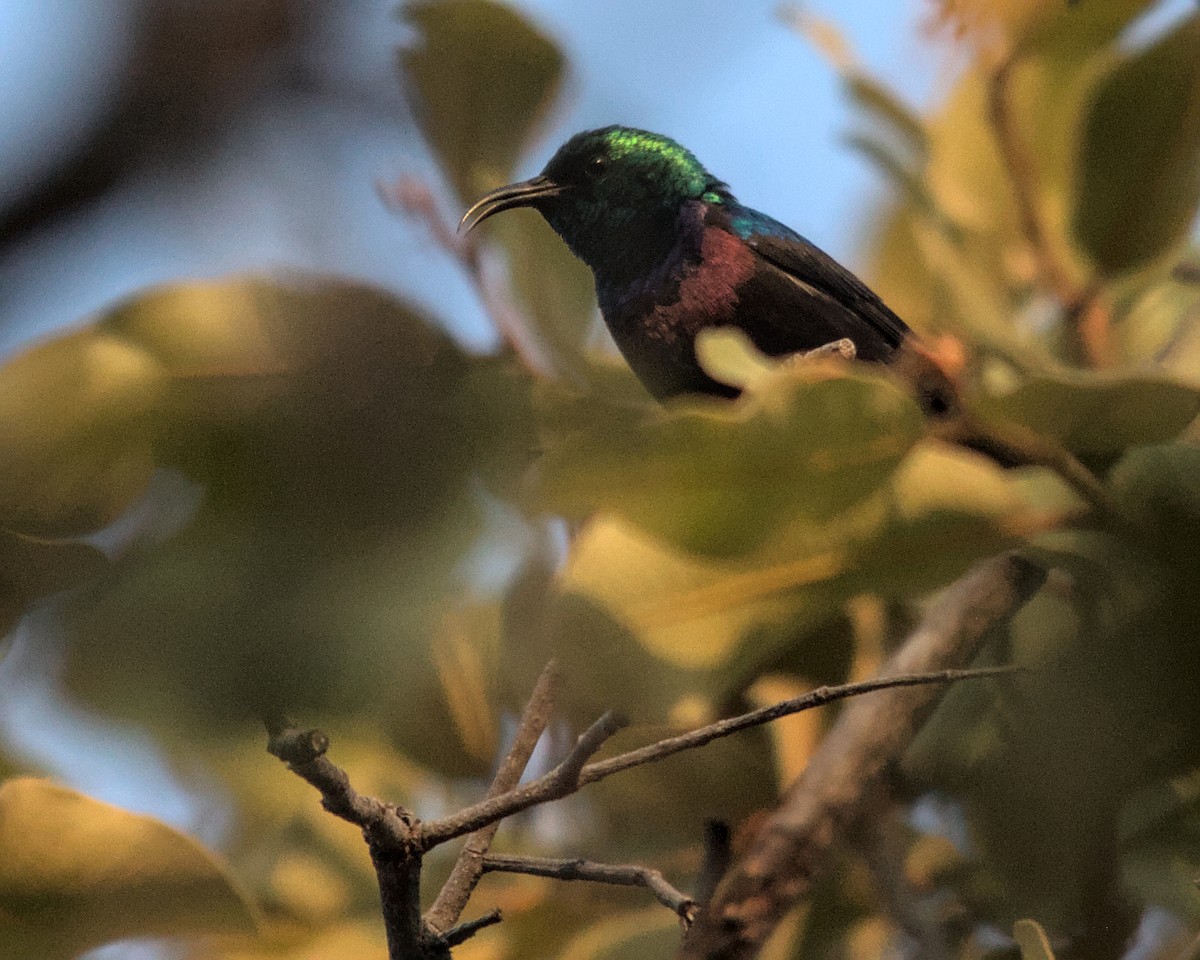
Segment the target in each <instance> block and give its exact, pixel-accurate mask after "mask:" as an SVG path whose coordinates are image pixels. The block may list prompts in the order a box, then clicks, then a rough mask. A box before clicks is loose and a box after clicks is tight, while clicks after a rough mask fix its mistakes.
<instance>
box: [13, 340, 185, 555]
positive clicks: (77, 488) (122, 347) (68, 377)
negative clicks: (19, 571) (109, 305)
mask: <svg viewBox="0 0 1200 960" xmlns="http://www.w3.org/2000/svg"><path fill="white" fill-rule="evenodd" d="M165 384H166V378H165V376H164V372H163V370H162V368H161V367H160V366H159V364H158V363H157V362H156V361H155V360H154V358H153V357H151V356H150V355H149V354H147V353H146V352H144V351H142V350H140V349H138V348H137V347H135V346H133V345H131V344H129V343H127V342H124V341H122V340H120V339H119V338H117V337H113V336H111V335H108V334H106V333H104V332H103V331H95V330H81V331H78V332H75V333H71V334H68V335H66V336H64V337H60V338H58V339H56V340H51V341H49V342H48V343H44V344H42V345H40V346H37V347H34V348H33V349H31V350H28V351H26V352H25V353H22V354H20V355H18V356H17V357H15V358H14V359H12V360H10V361H9V362H8V363H7V364H5V365H4V366H3V367H0V436H3V437H4V461H5V462H4V469H3V470H2V471H0V527H6V528H8V529H10V530H16V531H20V532H21V533H25V534H30V535H32V536H37V537H48V538H57V537H67V536H72V535H75V534H82V533H91V532H93V531H95V530H98V529H100V528H101V527H104V526H106V525H107V524H109V523H110V522H112V521H113V520H115V519H116V518H117V517H118V516H119V515H120V514H121V513H122V512H123V511H124V510H125V509H126V508H127V507H128V506H129V504H130V503H131V502H132V501H133V500H134V499H135V498H136V497H137V496H138V495H139V494H141V493H142V491H143V490H145V488H146V485H147V483H149V480H150V474H151V473H152V471H153V469H154V461H153V457H152V455H151V422H152V416H153V415H154V414H155V413H156V412H157V411H158V410H159V408H160V406H161V404H162V401H163V397H164V389H165Z"/></svg>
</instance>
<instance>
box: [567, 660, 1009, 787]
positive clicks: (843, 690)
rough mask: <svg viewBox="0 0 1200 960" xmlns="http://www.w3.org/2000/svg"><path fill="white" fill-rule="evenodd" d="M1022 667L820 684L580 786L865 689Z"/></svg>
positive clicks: (602, 766) (636, 754) (590, 768)
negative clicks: (834, 684) (830, 684)
mask: <svg viewBox="0 0 1200 960" xmlns="http://www.w3.org/2000/svg"><path fill="white" fill-rule="evenodd" d="M1021 669H1022V668H1021V667H1012V666H1004V667H979V668H978V669H975V670H938V671H936V672H931V673H908V674H902V675H900V676H892V677H878V678H876V679H874V680H862V681H860V682H858V683H845V684H842V685H841V686H836V687H817V689H815V690H810V691H809V692H808V693H805V694H802V695H801V696H798V697H793V698H792V699H791V700H783V701H781V702H780V703H773V704H771V705H770V706H769V707H762V708H760V709H758V710H752V711H750V712H749V713H743V714H741V715H740V716H737V717H730V718H729V719H727V720H718V721H716V722H715V723H710V724H709V725H708V726H706V727H700V728H699V729H697V730H691V731H689V732H688V733H683V734H680V735H679V736H677V737H668V738H667V739H665V740H659V741H658V742H657V743H652V744H650V745H649V746H645V747H640V748H639V749H637V750H630V751H629V752H628V753H622V754H620V755H619V756H616V757H612V758H611V759H609V760H601V761H599V762H598V763H590V764H588V765H587V766H586V767H584V769H583V772H582V773H581V774H580V777H579V783H580V785H581V786H582V785H584V784H588V783H594V782H595V781H597V780H603V779H604V778H605V777H611V776H612V775H613V774H614V773H620V772H621V771H623V770H628V769H630V768H631V767H640V766H641V765H642V764H644V763H654V762H655V761H656V760H662V759H663V758H665V757H669V756H671V755H672V754H676V753H681V752H682V751H684V750H694V749H695V748H696V747H702V746H704V745H705V744H707V743H712V741H714V740H718V739H720V738H721V737H728V736H729V735H730V734H733V733H739V732H740V731H742V730H748V729H750V728H751V727H758V726H762V725H763V724H764V723H770V722H771V721H772V720H778V719H779V718H780V717H787V716H790V715H791V714H793V713H800V712H801V711H803V710H812V709H813V708H814V707H823V706H825V704H827V703H834V702H835V701H838V700H845V699H847V698H849V697H858V696H861V695H862V694H864V693H874V692H875V691H877V690H890V689H893V688H895V687H924V686H929V685H945V684H951V683H957V682H959V681H960V680H977V679H980V678H984V677H995V676H1002V675H1005V674H1010V673H1015V672H1018V671H1020V670H1021Z"/></svg>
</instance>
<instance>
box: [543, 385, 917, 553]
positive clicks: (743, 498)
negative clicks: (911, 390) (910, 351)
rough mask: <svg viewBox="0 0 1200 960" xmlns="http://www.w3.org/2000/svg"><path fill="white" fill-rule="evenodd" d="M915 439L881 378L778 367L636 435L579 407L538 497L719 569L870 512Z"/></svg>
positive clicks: (612, 411) (553, 442)
mask: <svg viewBox="0 0 1200 960" xmlns="http://www.w3.org/2000/svg"><path fill="white" fill-rule="evenodd" d="M548 401H549V405H550V406H551V408H553V405H554V404H555V403H556V402H557V401H556V400H555V398H553V397H549V398H548ZM589 410H590V411H592V412H590V413H589ZM922 427H923V421H922V418H921V415H920V412H919V410H918V409H917V407H916V404H915V403H914V402H913V400H912V398H911V397H910V396H909V395H908V394H907V393H906V392H905V391H903V390H902V389H901V388H900V387H899V386H897V385H895V384H893V383H892V382H891V381H890V380H888V379H886V378H885V377H883V376H880V375H879V374H876V373H874V372H871V371H867V370H859V369H854V370H847V369H845V368H844V367H841V366H834V367H831V366H826V365H821V364H814V363H804V362H799V363H796V362H793V363H780V364H777V365H776V367H775V369H774V370H773V371H772V372H771V374H770V375H769V376H767V377H764V378H762V379H757V380H755V381H753V382H752V383H751V384H750V389H748V390H747V392H746V393H744V394H743V395H742V397H741V398H740V399H739V400H738V401H735V402H727V401H709V402H701V401H697V400H693V401H690V402H682V403H677V404H675V405H673V406H672V407H671V408H670V409H669V410H668V411H667V412H665V413H661V414H652V415H649V416H647V417H643V418H641V419H640V420H636V421H634V420H632V419H631V417H630V416H629V411H628V410H627V409H624V408H620V409H618V408H608V409H605V403H604V400H603V399H602V398H595V402H594V403H592V404H590V405H586V404H585V405H581V406H580V408H579V409H578V414H577V415H574V416H573V422H572V423H570V424H569V425H568V424H565V423H564V422H563V420H562V419H561V418H560V419H559V421H558V422H557V424H556V431H555V433H554V434H553V435H547V436H546V438H545V440H544V445H545V453H544V455H543V458H542V462H541V464H540V475H539V483H538V488H537V496H538V498H539V500H540V502H541V504H542V505H544V506H546V507H547V508H549V509H550V510H553V511H561V512H562V513H564V514H565V515H567V516H569V517H583V516H586V515H587V514H588V513H590V512H592V511H594V510H606V511H609V512H612V513H614V514H616V515H618V516H621V517H623V518H624V519H626V520H628V521H629V522H630V523H633V524H635V525H637V526H638V527H640V528H642V529H643V530H645V531H647V532H649V533H651V534H653V535H654V536H657V537H661V538H663V539H664V540H667V541H668V542H670V543H673V544H677V545H679V546H682V547H684V548H686V549H689V550H694V551H698V552H702V553H708V554H711V555H714V556H729V555H733V554H737V553H741V552H745V551H746V550H748V549H751V548H753V547H754V546H755V545H757V544H758V543H761V542H762V540H763V539H764V538H765V537H767V536H768V535H769V534H770V533H771V532H772V531H773V530H775V529H776V528H777V527H779V526H780V525H781V524H783V523H785V522H787V521H788V520H790V519H792V518H796V517H802V518H806V519H808V520H812V521H823V520H829V519H831V518H832V517H835V516H837V515H838V514H839V513H842V512H843V511H846V510H848V509H850V508H851V507H853V506H855V505H856V504H858V503H861V502H862V501H864V500H865V499H867V498H868V497H869V496H870V495H871V494H872V493H874V492H875V491H877V490H878V489H879V488H880V487H881V486H882V485H883V484H884V483H886V482H887V479H888V477H889V476H890V475H891V474H892V473H893V471H894V470H895V469H896V466H897V465H898V464H899V462H900V460H901V459H902V458H903V456H904V454H905V453H906V452H907V450H908V449H909V448H910V447H911V446H912V444H913V443H915V442H916V440H917V438H918V437H919V436H920V434H921V430H922Z"/></svg>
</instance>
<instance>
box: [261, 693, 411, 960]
mask: <svg viewBox="0 0 1200 960" xmlns="http://www.w3.org/2000/svg"><path fill="white" fill-rule="evenodd" d="M266 723H267V732H268V735H269V740H268V742H267V749H268V750H269V751H270V752H271V753H272V754H274V755H275V756H276V757H278V758H279V759H280V760H282V761H283V762H284V763H286V764H287V766H288V769H289V770H291V771H292V772H294V773H295V774H297V775H298V776H300V777H301V778H303V779H304V780H306V781H307V782H308V783H310V784H312V786H314V787H316V788H317V790H318V791H320V794H321V805H322V806H323V807H324V808H325V809H326V810H328V811H329V812H330V813H332V814H334V815H335V816H338V817H341V818H342V819H343V820H345V821H347V822H349V823H352V824H354V825H355V826H357V827H358V828H359V829H361V830H362V833H363V839H365V840H366V842H367V849H368V851H369V852H370V855H371V863H372V865H373V866H374V867H375V878H376V881H377V882H378V885H379V899H380V904H381V908H382V909H381V913H382V915H383V924H384V932H385V933H386V935H387V944H388V957H389V960H415V958H420V957H426V956H429V953H428V952H427V950H426V949H425V948H426V945H427V944H428V942H429V938H428V937H427V936H426V932H425V930H424V927H423V925H422V923H421V896H420V894H421V851H420V850H419V849H418V848H417V847H416V845H415V844H414V843H413V842H412V838H413V829H414V827H415V826H416V824H417V820H416V818H414V817H413V816H412V814H410V813H409V812H408V811H407V810H404V809H403V808H401V807H397V806H395V805H394V804H389V803H384V802H383V801H381V800H376V799H375V798H374V797H368V796H366V795H365V794H361V793H359V792H358V791H357V790H355V789H354V787H353V786H352V785H351V783H350V777H349V776H348V775H347V774H346V771H345V770H343V769H342V768H341V767H339V766H338V765H337V764H335V763H334V762H333V761H332V760H330V759H329V758H328V757H327V756H326V755H325V753H326V751H327V750H328V749H329V738H328V737H327V736H325V734H323V733H321V731H319V730H299V729H297V728H295V727H294V726H292V725H291V724H290V723H288V722H287V721H286V720H284V719H283V718H282V717H278V718H270V719H268V720H267V721H266Z"/></svg>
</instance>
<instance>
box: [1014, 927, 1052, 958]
mask: <svg viewBox="0 0 1200 960" xmlns="http://www.w3.org/2000/svg"><path fill="white" fill-rule="evenodd" d="M1013 939H1014V940H1016V941H1017V946H1018V947H1020V948H1021V960H1054V951H1053V950H1051V949H1050V941H1049V940H1047V939H1046V932H1045V931H1044V930H1043V929H1042V928H1041V926H1040V925H1039V924H1038V922H1037V921H1036V920H1018V921H1017V922H1016V923H1014V924H1013Z"/></svg>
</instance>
